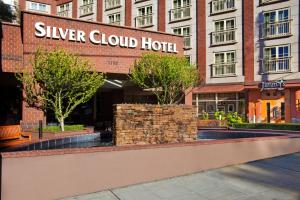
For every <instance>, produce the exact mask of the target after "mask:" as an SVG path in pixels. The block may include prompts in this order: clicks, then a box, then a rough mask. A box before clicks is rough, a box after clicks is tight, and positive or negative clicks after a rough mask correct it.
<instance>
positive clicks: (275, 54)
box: [263, 45, 291, 72]
mask: <svg viewBox="0 0 300 200" xmlns="http://www.w3.org/2000/svg"><path fill="white" fill-rule="evenodd" d="M290 64H291V57H290V45H281V46H273V47H266V48H265V49H264V59H263V67H264V72H284V71H290Z"/></svg>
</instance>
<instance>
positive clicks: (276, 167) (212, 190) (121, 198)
mask: <svg viewBox="0 0 300 200" xmlns="http://www.w3.org/2000/svg"><path fill="white" fill-rule="evenodd" d="M212 159H213V158H212ZM202 199H203V200H300V153H296V154H291V155H287V156H281V157H277V158H272V159H266V160H261V161H256V162H251V163H247V164H242V165H236V166H231V167H225V168H221V169H216V170H210V171H205V172H200V173H196V174H191V175H188V176H182V177H176V178H172V179H167V180H162V181H156V182H151V183H145V184H139V185H134V186H129V187H124V188H119V189H114V190H110V191H103V192H97V193H92V194H86V195H82V196H75V197H70V198H65V199H63V200H202Z"/></svg>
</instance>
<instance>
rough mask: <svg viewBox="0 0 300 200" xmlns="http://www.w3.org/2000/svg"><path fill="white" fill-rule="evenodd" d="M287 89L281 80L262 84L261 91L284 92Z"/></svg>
mask: <svg viewBox="0 0 300 200" xmlns="http://www.w3.org/2000/svg"><path fill="white" fill-rule="evenodd" d="M284 87H285V81H284V80H279V81H268V82H264V81H263V82H261V89H260V91H264V90H284Z"/></svg>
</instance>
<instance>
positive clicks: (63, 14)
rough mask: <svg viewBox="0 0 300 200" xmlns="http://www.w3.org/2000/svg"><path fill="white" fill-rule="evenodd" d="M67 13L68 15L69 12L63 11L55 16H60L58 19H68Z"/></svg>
mask: <svg viewBox="0 0 300 200" xmlns="http://www.w3.org/2000/svg"><path fill="white" fill-rule="evenodd" d="M69 13H70V11H69V10H63V11H59V12H57V16H60V17H69Z"/></svg>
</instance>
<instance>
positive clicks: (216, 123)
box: [197, 119, 227, 129]
mask: <svg viewBox="0 0 300 200" xmlns="http://www.w3.org/2000/svg"><path fill="white" fill-rule="evenodd" d="M197 127H198V129H200V128H216V127H220V128H221V127H227V121H226V120H215V119H208V120H202V119H198V123H197Z"/></svg>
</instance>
